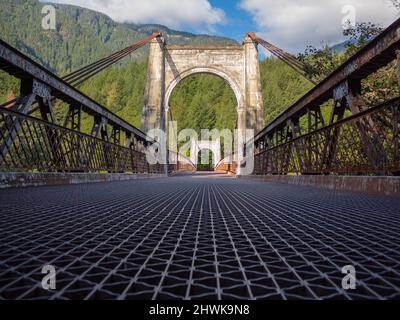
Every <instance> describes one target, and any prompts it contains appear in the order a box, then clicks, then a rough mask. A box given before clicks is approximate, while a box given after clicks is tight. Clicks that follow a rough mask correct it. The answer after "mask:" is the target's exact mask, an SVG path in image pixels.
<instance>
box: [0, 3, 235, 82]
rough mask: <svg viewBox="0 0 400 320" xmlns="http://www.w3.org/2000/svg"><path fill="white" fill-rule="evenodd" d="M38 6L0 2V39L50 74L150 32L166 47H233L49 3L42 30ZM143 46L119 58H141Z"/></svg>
mask: <svg viewBox="0 0 400 320" xmlns="http://www.w3.org/2000/svg"><path fill="white" fill-rule="evenodd" d="M43 5H44V4H43V3H40V2H39V1H38V0H0V7H1V11H0V35H1V38H2V39H3V40H4V41H6V42H8V43H9V44H10V45H12V46H15V47H16V48H17V49H19V50H21V51H22V52H24V53H25V54H27V55H29V56H30V57H31V58H32V59H34V60H36V61H37V62H39V63H40V64H42V65H44V66H45V67H46V68H48V69H50V70H51V71H53V72H56V73H59V74H65V73H68V72H70V71H73V70H76V69H78V68H79V67H82V66H84V65H86V64H89V63H91V62H94V61H96V60H98V59H100V58H102V57H104V56H106V55H108V54H110V53H112V52H115V51H117V50H120V49H123V48H125V47H127V46H129V45H131V44H132V43H134V42H136V41H138V40H140V39H143V38H145V37H146V36H148V35H150V34H151V33H153V32H155V31H161V32H163V34H164V36H165V38H166V40H167V42H169V43H171V44H188V43H193V44H211V43H235V41H234V40H231V39H227V38H220V37H212V36H205V35H194V34H190V33H186V32H179V31H174V30H171V29H169V28H167V27H164V26H158V25H134V24H121V23H117V22H115V21H113V20H112V19H111V18H109V17H108V16H106V15H104V14H101V13H98V12H95V11H91V10H88V9H84V8H80V7H76V6H71V5H61V4H54V7H55V8H56V21H57V22H56V30H47V31H46V30H43V29H42V18H43V15H42V13H41V10H42V7H43ZM147 50H148V49H147V48H142V49H140V50H138V52H136V53H134V54H133V55H132V56H130V57H129V58H127V59H126V60H125V62H126V61H129V60H144V59H145V58H146V56H147Z"/></svg>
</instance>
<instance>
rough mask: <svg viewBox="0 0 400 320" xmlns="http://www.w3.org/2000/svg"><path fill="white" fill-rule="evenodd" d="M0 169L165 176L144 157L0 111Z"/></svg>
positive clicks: (110, 144) (32, 119) (133, 151)
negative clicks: (158, 174)
mask: <svg viewBox="0 0 400 320" xmlns="http://www.w3.org/2000/svg"><path fill="white" fill-rule="evenodd" d="M0 146H1V148H0V169H1V170H5V171H10V170H18V171H45V172H103V171H104V172H132V173H165V167H164V166H162V165H149V164H148V162H147V159H146V155H145V154H144V153H142V152H139V151H137V150H135V149H133V148H127V147H124V146H122V145H119V144H115V143H112V142H107V141H105V140H103V139H100V138H96V137H94V136H90V135H87V134H84V133H81V132H78V131H74V130H71V129H67V128H65V127H61V126H58V125H56V124H54V123H50V122H47V121H44V120H41V119H38V118H34V117H31V116H28V115H24V114H22V113H19V112H16V111H11V110H8V109H5V108H0Z"/></svg>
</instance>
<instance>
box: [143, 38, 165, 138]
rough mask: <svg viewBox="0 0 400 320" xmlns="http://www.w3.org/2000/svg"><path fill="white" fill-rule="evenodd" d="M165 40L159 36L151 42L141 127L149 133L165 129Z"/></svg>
mask: <svg viewBox="0 0 400 320" xmlns="http://www.w3.org/2000/svg"><path fill="white" fill-rule="evenodd" d="M164 96H165V42H164V39H163V38H162V37H157V38H155V39H153V40H152V41H151V42H150V53H149V63H148V67H147V84H146V90H145V96H144V109H143V115H142V125H141V129H142V131H143V132H145V133H147V132H148V131H149V130H152V129H162V130H165V119H164V118H165V115H164V114H165V112H164V108H165V105H164Z"/></svg>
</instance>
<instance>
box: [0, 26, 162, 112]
mask: <svg viewBox="0 0 400 320" xmlns="http://www.w3.org/2000/svg"><path fill="white" fill-rule="evenodd" d="M160 36H161V33H160V32H156V33H153V34H152V35H151V36H148V37H147V38H144V39H142V40H140V41H138V42H136V43H135V44H133V45H131V46H129V47H127V48H125V49H123V50H120V51H117V52H114V53H113V54H111V55H110V56H108V57H105V58H102V59H100V60H98V61H96V62H93V63H91V64H89V65H87V66H85V67H83V68H81V69H79V70H76V71H74V72H72V73H70V74H68V75H66V76H65V77H62V79H63V80H64V81H66V82H68V84H70V85H73V86H76V85H80V84H82V83H83V82H85V81H87V80H88V79H90V78H91V77H93V76H94V75H96V74H98V73H99V72H101V71H102V70H104V69H105V68H108V67H109V66H111V65H112V64H115V63H116V62H118V61H119V60H121V59H122V58H124V57H126V56H127V55H129V54H131V53H132V52H134V51H135V50H137V49H139V48H141V47H143V46H144V45H146V44H147V43H149V42H150V41H151V40H152V39H155V38H157V37H160ZM93 72H95V73H93ZM83 77H84V78H83ZM78 80H79V81H78ZM17 99H18V98H16V99H13V100H10V101H7V102H6V103H4V104H2V105H0V107H1V108H8V107H9V106H10V105H13V104H15V103H16V102H17ZM54 99H55V98H54V97H53V98H52V99H51V101H54ZM36 104H37V102H36V101H35V102H34V103H33V106H34V105H36ZM37 110H38V108H34V109H32V110H31V111H30V112H29V114H32V113H34V112H36V111H37Z"/></svg>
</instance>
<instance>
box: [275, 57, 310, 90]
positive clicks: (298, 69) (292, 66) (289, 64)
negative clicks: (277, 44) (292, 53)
mask: <svg viewBox="0 0 400 320" xmlns="http://www.w3.org/2000/svg"><path fill="white" fill-rule="evenodd" d="M269 51H270V52H271V53H273V54H274V55H275V56H276V57H278V58H279V59H280V60H282V61H283V62H284V63H285V64H287V65H288V66H289V67H290V68H292V69H293V70H295V71H296V72H297V73H299V74H300V75H302V76H303V77H305V78H307V80H309V81H311V82H313V83H314V81H312V80H311V79H309V78H308V77H307V73H306V72H305V71H304V69H302V68H299V67H297V66H295V65H293V64H292V63H291V62H290V60H288V59H287V58H286V57H284V56H281V55H280V54H279V53H275V52H274V51H272V50H269ZM314 84H316V83H314Z"/></svg>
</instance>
